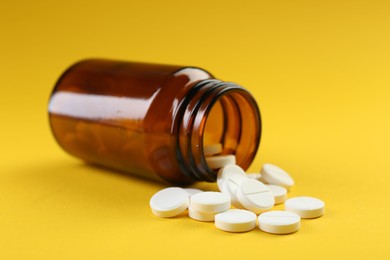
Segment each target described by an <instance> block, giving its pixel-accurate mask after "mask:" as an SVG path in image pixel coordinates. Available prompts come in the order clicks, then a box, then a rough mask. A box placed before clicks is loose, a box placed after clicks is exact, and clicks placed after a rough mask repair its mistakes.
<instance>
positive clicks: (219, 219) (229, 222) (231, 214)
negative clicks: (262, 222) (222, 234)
mask: <svg viewBox="0 0 390 260" xmlns="http://www.w3.org/2000/svg"><path fill="white" fill-rule="evenodd" d="M215 226H216V227H217V228H219V229H222V230H224V231H228V232H246V231H250V230H252V229H254V228H255V227H256V214H255V213H253V212H250V211H247V210H243V209H230V210H228V211H225V212H222V213H219V214H217V215H215Z"/></svg>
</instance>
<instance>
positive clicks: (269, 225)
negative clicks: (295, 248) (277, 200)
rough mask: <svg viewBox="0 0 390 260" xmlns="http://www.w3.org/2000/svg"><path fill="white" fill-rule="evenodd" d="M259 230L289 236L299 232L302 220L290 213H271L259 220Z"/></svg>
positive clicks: (266, 213)
mask: <svg viewBox="0 0 390 260" xmlns="http://www.w3.org/2000/svg"><path fill="white" fill-rule="evenodd" d="M258 220H259V229H260V230H262V231H264V232H268V233H273V234H289V233H293V232H296V231H298V230H299V228H300V227H301V218H300V217H299V216H298V215H297V214H295V213H292V212H288V211H269V212H265V213H263V214H261V215H260V216H259V218H258Z"/></svg>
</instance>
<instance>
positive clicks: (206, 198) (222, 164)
mask: <svg viewBox="0 0 390 260" xmlns="http://www.w3.org/2000/svg"><path fill="white" fill-rule="evenodd" d="M204 150H205V155H206V156H207V157H206V161H207V163H208V165H209V167H210V168H213V169H218V174H217V185H218V188H219V190H220V192H214V191H202V190H199V189H191V188H179V187H170V188H166V189H163V190H160V191H159V192H157V193H156V194H154V195H153V197H152V198H151V200H150V207H151V209H152V212H153V214H155V215H156V216H159V217H174V216H178V215H180V214H182V213H183V212H185V211H186V210H188V216H189V217H190V218H192V219H194V220H198V221H205V222H212V221H214V222H215V226H216V227H217V228H219V229H221V230H224V231H228V232H246V231H250V230H253V229H254V228H255V227H256V225H258V227H259V229H260V230H262V231H264V232H268V233H273V234H288V233H294V232H296V231H298V230H299V229H300V227H301V218H317V217H320V216H322V215H323V214H324V207H325V204H324V202H323V201H321V200H319V199H316V198H312V197H303V196H302V197H294V198H290V199H287V192H288V190H289V189H290V188H291V187H292V186H293V185H294V180H293V179H292V178H291V176H290V175H289V174H288V173H287V172H286V171H284V170H283V169H281V168H279V167H277V166H275V165H272V164H269V163H266V164H264V165H263V167H262V169H261V172H260V173H245V171H244V170H243V169H242V168H241V167H239V166H238V165H236V164H235V163H236V160H235V156H234V155H219V153H220V151H221V145H218V144H216V145H211V146H206V147H205V149H204ZM282 203H284V206H285V210H284V211H280V210H274V211H270V210H271V209H272V208H273V206H274V205H276V204H282ZM232 206H233V207H234V208H232ZM257 215H258V216H257Z"/></svg>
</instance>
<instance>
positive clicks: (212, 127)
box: [174, 79, 261, 182]
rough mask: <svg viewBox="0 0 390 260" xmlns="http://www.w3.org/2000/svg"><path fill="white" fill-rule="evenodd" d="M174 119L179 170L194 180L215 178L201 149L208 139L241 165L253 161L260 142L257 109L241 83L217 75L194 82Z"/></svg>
mask: <svg viewBox="0 0 390 260" xmlns="http://www.w3.org/2000/svg"><path fill="white" fill-rule="evenodd" d="M180 107H181V109H180V112H179V113H178V114H177V116H176V119H175V126H174V128H175V131H176V132H177V134H176V145H175V146H176V149H175V150H176V157H177V160H178V161H179V166H180V169H181V172H182V173H183V174H185V175H186V176H187V177H189V178H190V179H193V180H196V181H210V182H212V181H215V180H216V177H217V172H216V171H215V169H211V168H210V167H209V166H208V165H207V163H206V158H205V155H204V153H203V147H204V145H207V143H213V142H214V143H221V144H222V146H223V152H222V154H233V155H235V156H236V161H237V164H238V165H239V166H241V167H242V168H243V169H247V168H248V167H249V165H250V164H251V162H252V161H253V159H254V157H255V155H256V152H257V149H258V146H259V142H260V135H261V119H260V111H259V109H258V106H257V104H256V101H255V99H254V98H253V96H252V95H251V94H250V93H249V92H248V91H246V90H245V89H244V88H242V87H241V86H239V85H237V84H234V83H230V82H223V81H220V80H216V79H207V80H202V81H200V82H198V83H197V84H195V85H194V86H193V87H192V88H191V90H190V91H189V93H188V94H187V96H186V98H185V99H184V100H183V101H182V104H180Z"/></svg>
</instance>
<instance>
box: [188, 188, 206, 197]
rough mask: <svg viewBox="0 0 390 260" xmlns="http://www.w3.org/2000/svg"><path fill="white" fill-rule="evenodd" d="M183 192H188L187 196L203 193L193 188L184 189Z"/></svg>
mask: <svg viewBox="0 0 390 260" xmlns="http://www.w3.org/2000/svg"><path fill="white" fill-rule="evenodd" d="M184 190H185V191H186V192H188V194H189V195H190V196H192V195H195V194H197V193H201V192H203V191H202V190H200V189H194V188H185V189H184Z"/></svg>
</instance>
